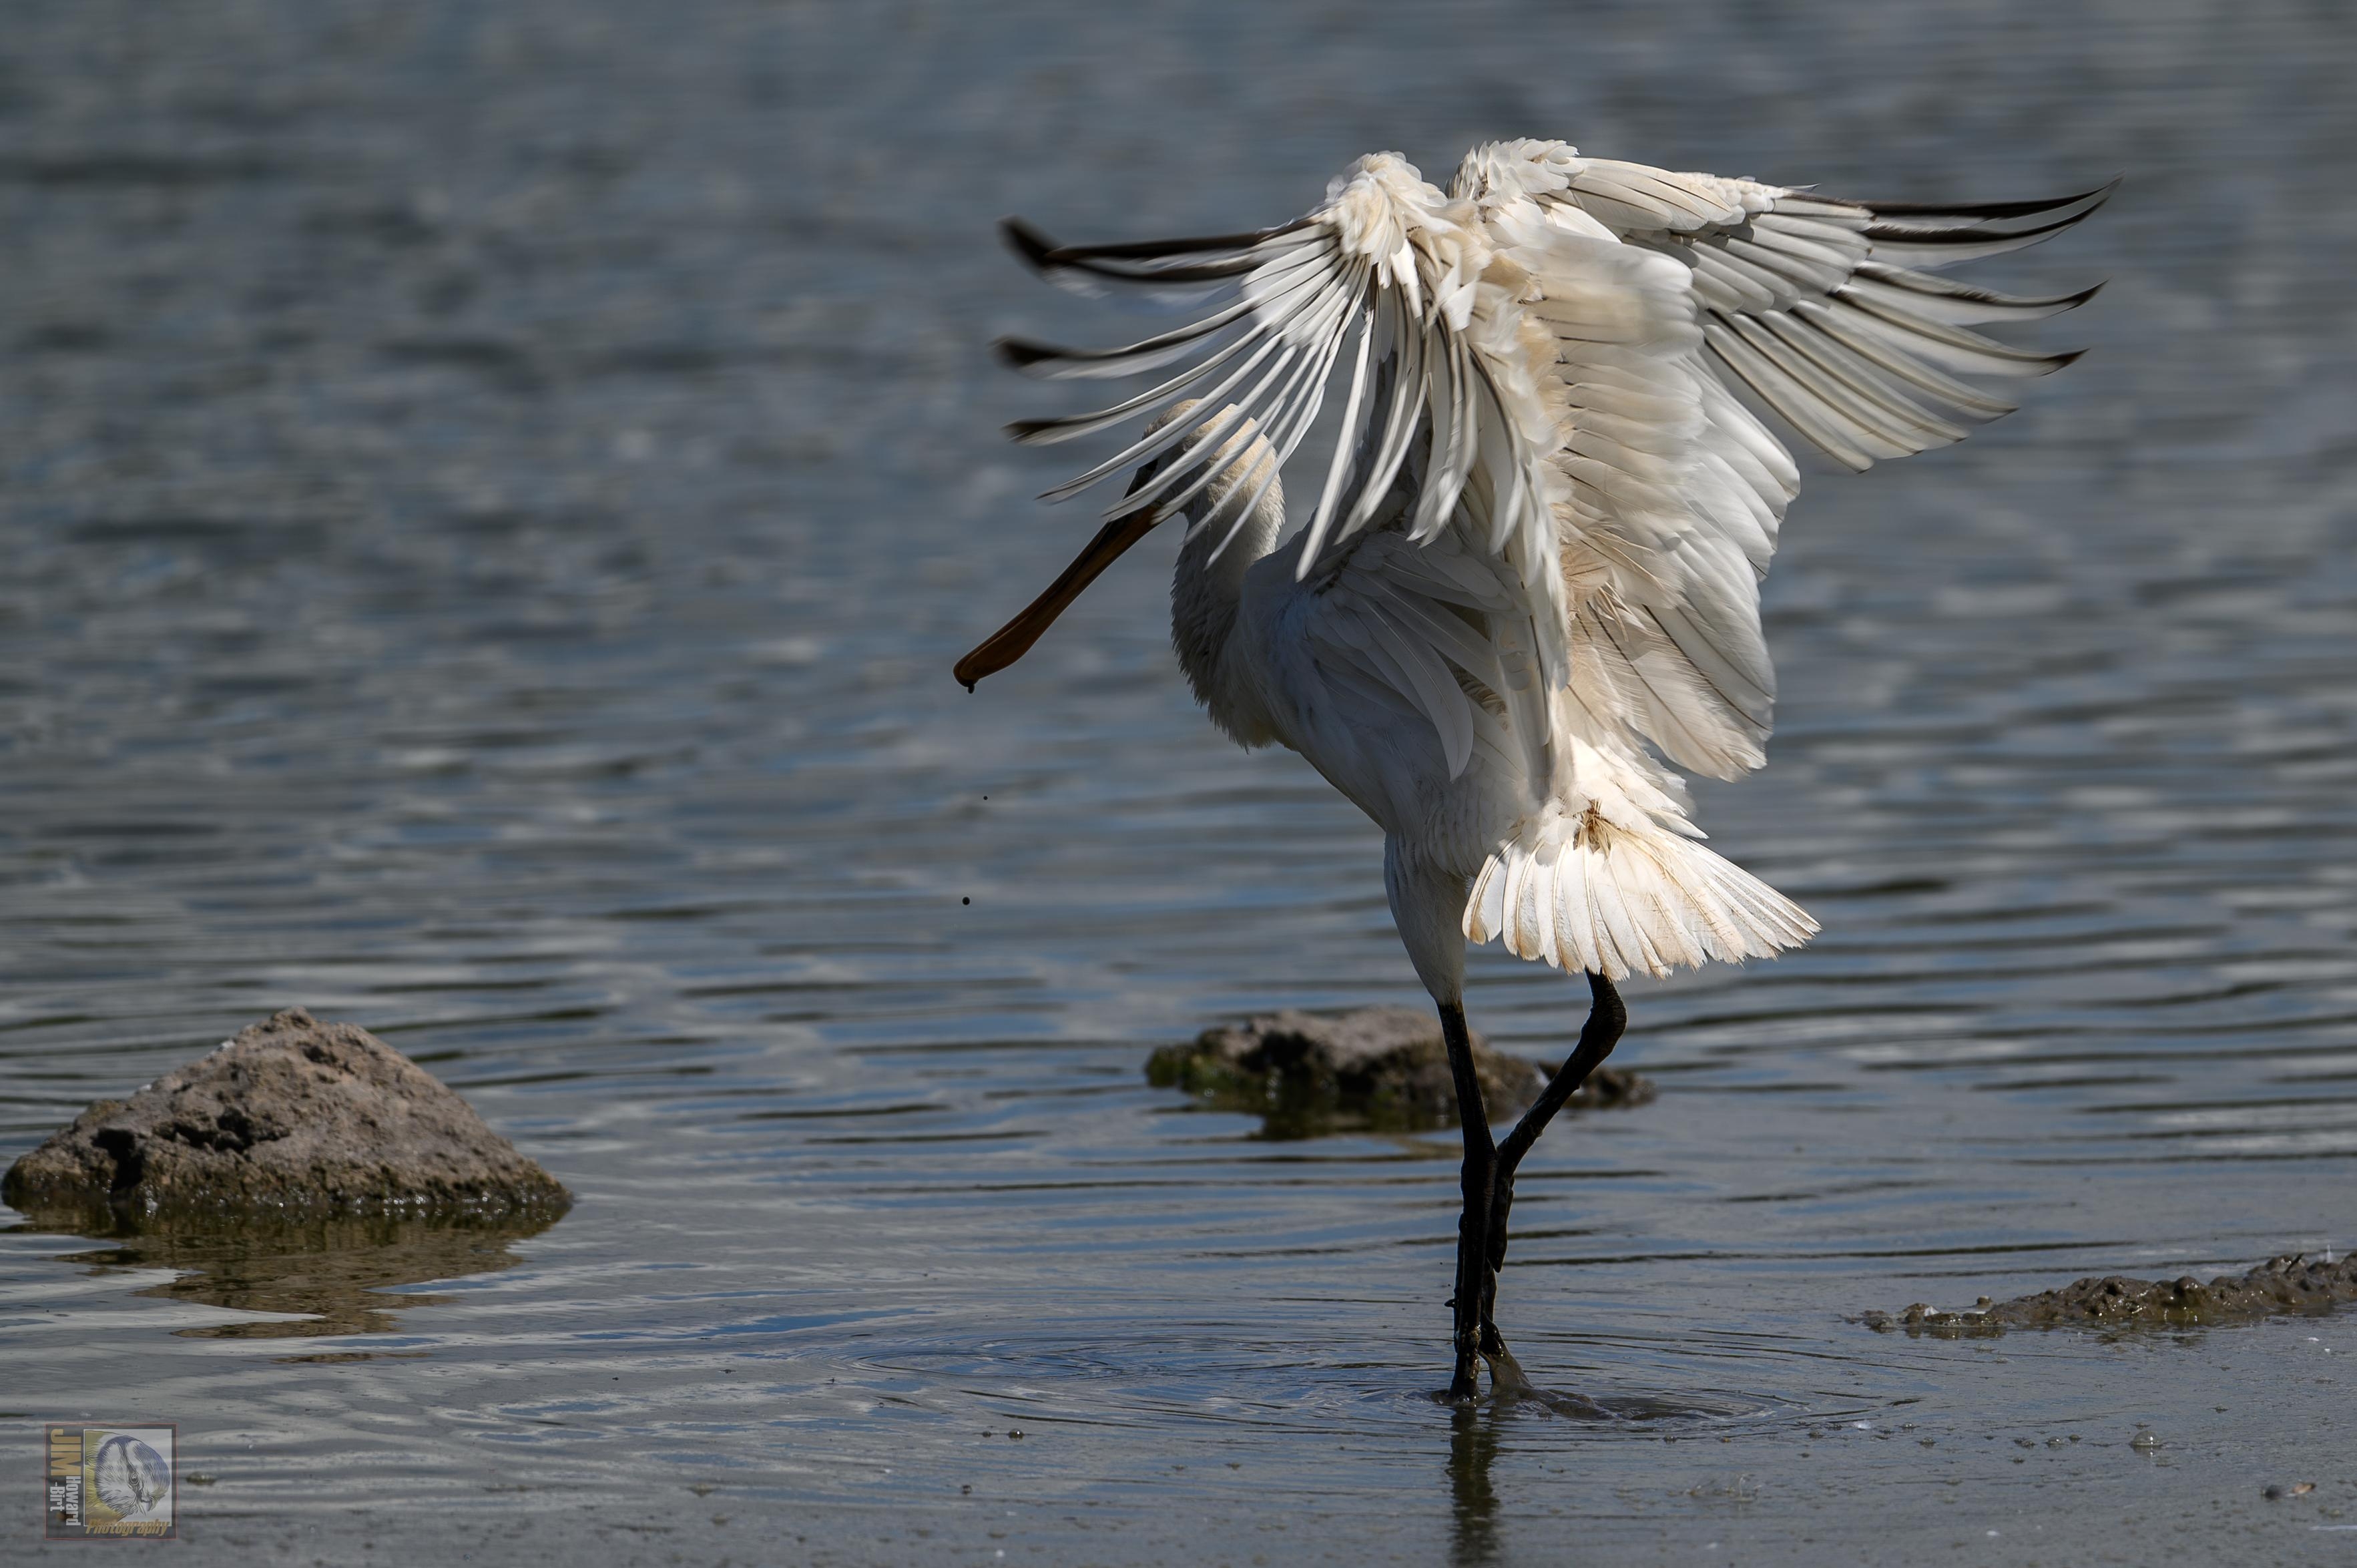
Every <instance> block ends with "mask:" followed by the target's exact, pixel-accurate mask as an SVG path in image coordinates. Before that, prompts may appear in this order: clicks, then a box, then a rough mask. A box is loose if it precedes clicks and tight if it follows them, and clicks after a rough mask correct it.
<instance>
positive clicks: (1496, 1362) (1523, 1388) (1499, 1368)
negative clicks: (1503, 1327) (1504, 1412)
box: [1481, 1328, 1542, 1400]
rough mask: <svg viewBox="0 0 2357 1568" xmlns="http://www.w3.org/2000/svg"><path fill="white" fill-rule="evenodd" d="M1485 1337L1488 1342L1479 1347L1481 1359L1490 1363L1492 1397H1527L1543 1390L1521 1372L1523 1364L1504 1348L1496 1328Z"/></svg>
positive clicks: (1511, 1398) (1510, 1398)
mask: <svg viewBox="0 0 2357 1568" xmlns="http://www.w3.org/2000/svg"><path fill="white" fill-rule="evenodd" d="M1487 1339H1488V1343H1486V1344H1484V1345H1483V1346H1482V1347H1481V1359H1483V1360H1484V1361H1487V1362H1488V1363H1489V1364H1490V1393H1491V1397H1492V1398H1494V1399H1500V1400H1515V1399H1527V1398H1531V1397H1533V1396H1534V1395H1537V1394H1538V1393H1540V1392H1542V1391H1541V1390H1540V1388H1539V1387H1538V1385H1537V1384H1535V1383H1534V1382H1532V1381H1531V1380H1530V1379H1529V1378H1528V1377H1526V1376H1525V1375H1524V1374H1523V1364H1522V1363H1521V1362H1520V1361H1517V1360H1515V1359H1514V1353H1513V1352H1512V1350H1509V1349H1507V1348H1506V1342H1505V1341H1504V1340H1503V1339H1501V1338H1500V1337H1498V1331H1497V1330H1496V1329H1494V1328H1492V1329H1491V1330H1490V1332H1489V1335H1488V1336H1487Z"/></svg>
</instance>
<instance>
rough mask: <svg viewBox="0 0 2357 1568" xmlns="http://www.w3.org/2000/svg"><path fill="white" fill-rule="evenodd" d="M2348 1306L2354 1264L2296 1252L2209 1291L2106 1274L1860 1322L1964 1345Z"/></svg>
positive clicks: (2355, 1294) (2180, 1282)
mask: <svg viewBox="0 0 2357 1568" xmlns="http://www.w3.org/2000/svg"><path fill="white" fill-rule="evenodd" d="M2348 1302H2357V1256H2349V1257H2344V1258H2342V1259H2341V1261H2340V1262H2337V1263H2336V1262H2332V1261H2331V1259H2330V1257H2329V1256H2328V1257H2325V1258H2322V1259H2317V1258H2310V1257H2309V1256H2308V1255H2307V1254H2306V1253H2304V1252H2294V1253H2291V1254H2289V1255H2288V1256H2286V1257H2281V1258H2269V1259H2268V1260H2267V1261H2266V1262H2264V1263H2261V1264H2260V1265H2259V1266H2258V1267H2256V1268H2255V1269H2253V1270H2251V1271H2250V1272H2249V1273H2243V1274H2220V1275H2219V1276H2218V1277H2217V1278H2216V1279H2213V1280H2212V1281H2210V1282H2209V1283H2207V1284H2204V1283H2202V1282H2201V1281H2200V1280H2198V1279H2195V1278H2194V1277H2193V1276H2192V1275H2190V1274H2187V1275H2184V1276H2182V1277H2180V1278H2178V1279H2173V1280H2139V1279H2134V1278H2131V1277H2129V1276H2127V1275H2126V1274H2104V1275H2102V1276H2100V1277H2095V1276H2090V1277H2089V1278H2086V1279H2083V1280H2076V1281H2073V1282H2072V1283H2070V1284H2067V1285H2064V1286H2063V1287H2062V1288H2061V1290H2050V1291H2040V1293H2039V1294H2036V1295H2025V1296H2019V1297H2017V1298H2015V1299H2014V1300H2012V1301H2002V1302H1992V1301H1991V1300H1989V1298H1988V1297H1986V1296H1983V1297H1981V1299H1980V1303H1979V1305H1975V1306H1973V1307H1969V1308H1967V1309H1965V1310H1964V1311H1962V1312H1942V1311H1941V1310H1939V1309H1938V1308H1937V1307H1933V1306H1927V1305H1924V1304H1923V1303H1921V1302H1920V1301H1919V1302H1917V1303H1916V1304H1915V1305H1912V1306H1910V1307H1909V1308H1907V1309H1906V1310H1905V1311H1904V1312H1900V1313H1896V1314H1893V1313H1888V1312H1869V1313H1867V1314H1866V1315H1864V1316H1862V1317H1860V1318H1858V1319H1857V1321H1858V1322H1860V1323H1863V1324H1865V1325H1866V1326H1867V1327H1869V1328H1873V1329H1877V1330H1879V1331H1882V1332H1884V1333H1888V1332H1889V1331H1891V1330H1893V1329H1903V1330H1905V1331H1906V1332H1907V1333H1909V1334H1910V1335H1923V1334H1930V1335H1935V1336H1938V1337H1943V1338H1962V1337H1966V1336H1969V1335H1978V1334H2001V1333H2003V1332H2004V1331H2005V1330H2007V1329H2008V1328H2050V1327H2060V1326H2066V1325H2077V1326H2084V1327H2094V1328H2117V1327H2132V1326H2144V1325H2150V1326H2160V1327H2179V1328H2184V1327H2196V1326H2204V1325H2209V1324H2218V1323H2242V1322H2247V1321H2249V1320H2250V1319H2252V1318H2256V1317H2268V1316H2275V1315H2276V1314H2278V1313H2289V1314H2314V1313H2319V1312H2325V1311H2329V1310H2330V1309H2331V1308H2332V1307H2334V1306H2337V1305H2342V1304H2345V1303H2348Z"/></svg>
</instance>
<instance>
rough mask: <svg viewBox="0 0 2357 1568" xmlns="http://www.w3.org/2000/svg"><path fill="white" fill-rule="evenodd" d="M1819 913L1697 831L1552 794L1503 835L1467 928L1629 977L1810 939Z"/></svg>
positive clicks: (1528, 954) (1468, 906) (1569, 965)
mask: <svg viewBox="0 0 2357 1568" xmlns="http://www.w3.org/2000/svg"><path fill="white" fill-rule="evenodd" d="M1816 930H1817V923H1816V921H1814V920H1813V919H1811V918H1809V917H1808V914H1807V913H1806V912H1805V911H1804V910H1803V909H1802V908H1801V907H1800V906H1799V905H1797V904H1794V903H1793V902H1792V900H1791V899H1789V898H1787V897H1784V896H1783V895H1782V894H1781V893H1779V892H1777V891H1776V890H1775V889H1774V888H1772V887H1770V886H1768V885H1767V884H1766V883H1764V882H1762V881H1760V879H1759V878H1758V877H1756V876H1753V875H1751V874H1750V873H1749V872H1747V871H1745V870H1743V869H1742V868H1741V867H1739V866H1737V865H1732V864H1730V863H1729V862H1727V861H1726V860H1723V859H1721V858H1720V857H1719V856H1717V855H1716V854H1712V853H1711V852H1710V851H1709V850H1707V849H1705V848H1704V847H1703V846H1702V845H1701V844H1699V843H1695V842H1694V841H1693V840H1692V839H1687V838H1682V837H1680V836H1678V835H1677V834H1675V833H1673V832H1668V831H1667V830H1665V829H1663V828H1657V827H1653V826H1651V825H1648V826H1646V827H1641V828H1631V827H1624V826H1622V825H1621V824H1620V823H1617V822H1606V821H1605V820H1604V818H1603V817H1602V815H1601V814H1599V813H1598V811H1596V809H1595V808H1594V807H1589V808H1587V810H1585V811H1577V812H1566V811H1563V810H1562V809H1561V808H1560V807H1559V806H1555V805H1550V806H1549V807H1548V808H1547V809H1546V810H1545V811H1544V812H1543V813H1541V814H1540V815H1537V816H1534V817H1531V818H1529V819H1526V820H1525V821H1524V822H1523V825H1522V826H1521V828H1520V829H1519V830H1518V831H1517V832H1516V833H1515V835H1514V836H1513V837H1512V839H1509V840H1508V841H1507V842H1506V843H1502V844H1501V845H1499V846H1498V848H1497V849H1496V850H1495V851H1494V852H1493V853H1492V854H1491V856H1490V858H1489V861H1488V862H1487V864H1485V865H1483V866H1482V867H1481V873H1480V875H1479V876H1477V877H1475V878H1474V880H1473V887H1472V891H1471V894H1470V896H1469V897H1468V898H1467V899H1466V903H1465V934H1466V935H1467V936H1468V937H1469V938H1471V939H1472V940H1474V941H1477V942H1486V941H1488V940H1491V938H1492V937H1499V936H1502V937H1504V938H1505V939H1506V950H1507V951H1508V952H1511V953H1512V954H1513V955H1514V956H1515V957H1517V958H1535V959H1544V960H1545V961H1547V962H1548V963H1549V964H1551V965H1553V966H1554V967H1555V968H1557V969H1580V970H1586V971H1587V972H1590V973H1593V974H1600V975H1602V976H1604V978H1605V979H1607V980H1619V979H1620V978H1622V977H1623V976H1625V975H1627V974H1629V973H1631V972H1634V971H1642V972H1645V973H1647V974H1667V973H1668V972H1670V971H1671V970H1673V969H1675V968H1678V967H1680V966H1681V965H1687V964H1700V963H1703V962H1705V961H1708V960H1710V959H1727V960H1741V959H1746V958H1764V957H1766V956H1768V955H1769V954H1770V953H1773V952H1776V951H1778V950H1781V949H1784V948H1791V947H1798V946H1800V945H1801V944H1802V943H1803V942H1804V941H1807V940H1809V938H1811V937H1812V936H1814V935H1815V934H1816Z"/></svg>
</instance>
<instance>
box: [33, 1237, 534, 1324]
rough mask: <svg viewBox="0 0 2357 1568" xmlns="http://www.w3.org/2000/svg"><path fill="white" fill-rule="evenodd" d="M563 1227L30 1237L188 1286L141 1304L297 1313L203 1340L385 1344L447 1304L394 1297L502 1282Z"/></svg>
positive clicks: (73, 1257)
mask: <svg viewBox="0 0 2357 1568" xmlns="http://www.w3.org/2000/svg"><path fill="white" fill-rule="evenodd" d="M554 1222H555V1221H554V1219H553V1218H551V1217H549V1216H546V1215H534V1216H518V1215H502V1216H499V1217H496V1218H486V1217H480V1216H448V1217H441V1218H418V1217H413V1216H392V1215H340V1216H335V1217H332V1218H311V1219H257V1218H253V1217H249V1216H237V1217H234V1218H232V1217H228V1216H223V1217H221V1218H219V1219H209V1220H200V1221H198V1220H176V1221H173V1222H170V1223H168V1224H165V1223H159V1222H157V1221H155V1220H151V1219H143V1218H139V1217H135V1216H112V1215H105V1214H97V1215H86V1214H79V1213H71V1212H66V1213H44V1214H40V1215H37V1216H36V1217H35V1218H34V1221H33V1222H32V1223H29V1224H25V1225H19V1226H16V1227H15V1228H14V1229H15V1230H17V1231H19V1232H24V1231H45V1230H46V1231H66V1232H69V1233H71V1234H75V1235H81V1236H88V1237H90V1238H91V1239H92V1240H105V1241H113V1242H116V1243H118V1245H117V1246H114V1247H111V1248H108V1249H106V1250H105V1251H87V1252H70V1253H66V1254H64V1255H62V1256H61V1257H60V1258H59V1260H58V1261H59V1262H69V1263H86V1264H89V1265H91V1267H92V1268H93V1269H95V1270H98V1271H101V1272H104V1271H110V1270H117V1269H174V1270H178V1271H180V1273H178V1277H176V1278H174V1279H172V1280H170V1281H169V1282H167V1283H164V1284H160V1285H156V1286H154V1287H153V1288H151V1289H148V1290H145V1291H142V1292H140V1293H139V1294H142V1295H145V1296H152V1297H156V1298H158V1299H161V1300H167V1301H181V1302H195V1303H199V1304H201V1305H206V1306H220V1307H231V1308H234V1309H236V1310H238V1311H240V1312H273V1313H296V1314H300V1315H301V1316H298V1317H295V1318H291V1319H289V1318H280V1319H272V1320H265V1321H259V1322H255V1321H246V1322H239V1323H223V1324H215V1325H211V1326H206V1327H202V1328H183V1329H180V1330H178V1332H179V1334H180V1335H181V1336H182V1337H188V1338H196V1339H298V1338H316V1337H321V1336H326V1335H337V1334H384V1333H390V1332H392V1331H393V1327H394V1318H393V1315H394V1313H395V1312H397V1311H399V1310H401V1309H403V1308H405V1307H413V1306H430V1305H436V1304H438V1303H439V1302H441V1301H443V1300H445V1299H447V1298H444V1297H440V1296H432V1295H415V1294H401V1295H388V1294H383V1293H384V1292H386V1291H389V1290H391V1289H393V1288H394V1287H396V1286H400V1285H410V1284H417V1283H423V1282H425V1281H427V1280H447V1279H456V1278H458V1277H460V1276H462V1275H466V1274H484V1273H496V1272H497V1271H499V1270H501V1269H507V1268H512V1267H514V1266H515V1264H516V1263H517V1262H520V1261H521V1260H520V1259H518V1258H517V1256H516V1255H515V1254H514V1253H513V1252H511V1251H509V1250H508V1244H509V1243H510V1242H511V1241H520V1240H523V1239H524V1238H526V1237H529V1236H536V1235H538V1234H539V1233H540V1232H541V1231H543V1230H547V1229H548V1227H549V1226H550V1225H552V1224H554Z"/></svg>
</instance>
